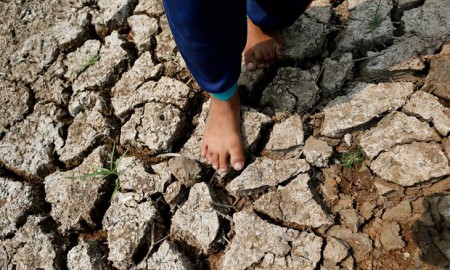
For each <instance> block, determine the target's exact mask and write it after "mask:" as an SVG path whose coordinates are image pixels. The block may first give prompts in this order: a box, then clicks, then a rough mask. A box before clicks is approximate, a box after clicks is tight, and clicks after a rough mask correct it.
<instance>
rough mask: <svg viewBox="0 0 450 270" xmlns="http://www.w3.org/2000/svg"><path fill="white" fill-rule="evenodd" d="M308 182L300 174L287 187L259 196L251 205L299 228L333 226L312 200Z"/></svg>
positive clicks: (329, 218)
mask: <svg viewBox="0 0 450 270" xmlns="http://www.w3.org/2000/svg"><path fill="white" fill-rule="evenodd" d="M308 181H309V176H308V175H307V174H300V175H299V176H297V178H295V179H294V180H292V182H290V183H289V184H288V185H287V186H285V187H278V189H277V191H272V192H269V193H267V194H264V195H263V196H261V197H260V198H259V199H258V200H256V201H255V202H254V204H253V205H254V208H255V210H256V211H259V212H262V213H264V214H266V215H268V216H270V217H271V218H274V219H277V220H281V221H283V222H289V223H295V224H297V225H299V226H305V225H306V226H311V227H313V228H318V227H320V226H323V225H331V224H333V220H332V219H331V217H330V216H329V215H327V214H326V213H325V212H324V211H323V209H322V207H321V206H320V204H318V203H317V202H316V201H315V200H314V198H313V194H312V192H311V190H310V189H309V186H308Z"/></svg>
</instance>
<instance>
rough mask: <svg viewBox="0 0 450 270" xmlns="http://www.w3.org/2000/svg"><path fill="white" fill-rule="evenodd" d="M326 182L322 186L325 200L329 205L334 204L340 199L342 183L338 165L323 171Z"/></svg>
mask: <svg viewBox="0 0 450 270" xmlns="http://www.w3.org/2000/svg"><path fill="white" fill-rule="evenodd" d="M322 173H323V177H324V181H323V184H321V185H320V188H321V189H322V192H323V195H324V197H325V199H327V200H328V203H329V204H332V202H334V201H335V200H337V199H339V197H338V194H339V189H338V184H339V183H340V182H341V178H340V177H339V175H338V173H339V169H338V168H337V166H336V165H332V166H331V167H330V168H324V169H322Z"/></svg>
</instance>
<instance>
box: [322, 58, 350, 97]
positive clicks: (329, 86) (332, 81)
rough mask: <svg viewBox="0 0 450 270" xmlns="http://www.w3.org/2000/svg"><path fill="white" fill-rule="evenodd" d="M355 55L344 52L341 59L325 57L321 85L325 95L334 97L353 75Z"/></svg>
mask: <svg viewBox="0 0 450 270" xmlns="http://www.w3.org/2000/svg"><path fill="white" fill-rule="evenodd" d="M353 66H354V62H353V55H352V54H351V53H344V54H343V55H342V56H341V57H340V58H339V59H337V60H333V59H332V58H325V60H324V61H323V77H322V81H321V82H320V85H321V86H322V94H323V96H324V97H332V96H334V95H335V94H336V93H337V92H339V91H340V90H341V87H342V86H343V85H344V83H345V81H347V80H350V79H351V78H352V77H353V72H352V68H353Z"/></svg>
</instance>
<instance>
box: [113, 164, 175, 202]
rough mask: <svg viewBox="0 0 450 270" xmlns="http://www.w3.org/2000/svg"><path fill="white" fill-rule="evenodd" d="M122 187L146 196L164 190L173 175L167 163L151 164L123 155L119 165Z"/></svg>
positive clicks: (118, 173) (118, 172)
mask: <svg viewBox="0 0 450 270" xmlns="http://www.w3.org/2000/svg"><path fill="white" fill-rule="evenodd" d="M117 175H118V177H119V179H120V188H121V189H123V190H126V191H133V192H136V193H138V194H142V195H144V196H146V197H149V196H150V195H153V194H155V193H157V192H164V186H165V185H166V184H167V183H169V182H170V180H171V175H170V171H169V167H168V165H167V163H164V162H163V163H160V164H157V165H149V164H147V163H146V162H145V161H143V160H141V159H138V158H136V157H123V158H122V159H121V160H120V163H119V166H118V167H117Z"/></svg>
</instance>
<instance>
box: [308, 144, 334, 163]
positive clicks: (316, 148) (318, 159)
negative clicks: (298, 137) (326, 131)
mask: <svg viewBox="0 0 450 270" xmlns="http://www.w3.org/2000/svg"><path fill="white" fill-rule="evenodd" d="M331 154H333V148H332V147H331V146H329V145H328V144H327V142H325V141H321V140H317V139H315V138H313V137H309V138H308V139H307V140H306V143H305V147H303V155H304V156H305V159H306V161H308V163H309V164H311V165H313V166H316V167H327V166H328V160H329V159H330V157H331Z"/></svg>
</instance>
